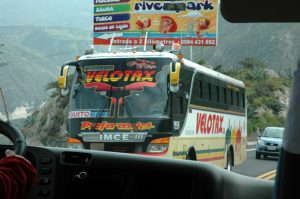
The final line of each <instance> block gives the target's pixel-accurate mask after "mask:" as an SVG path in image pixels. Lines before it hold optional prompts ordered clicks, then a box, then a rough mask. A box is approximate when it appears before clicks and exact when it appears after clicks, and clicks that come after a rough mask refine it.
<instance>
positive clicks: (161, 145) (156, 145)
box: [147, 137, 170, 153]
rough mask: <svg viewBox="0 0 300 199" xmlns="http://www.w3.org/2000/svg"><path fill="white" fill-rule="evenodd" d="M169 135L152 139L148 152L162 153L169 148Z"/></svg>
mask: <svg viewBox="0 0 300 199" xmlns="http://www.w3.org/2000/svg"><path fill="white" fill-rule="evenodd" d="M169 141H170V138H169V137H165V138H159V139H155V140H152V141H151V142H150V144H149V146H148V148H147V152H148V153H162V152H165V151H167V150H168V147H169Z"/></svg>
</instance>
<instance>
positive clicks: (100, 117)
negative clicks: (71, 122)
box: [93, 88, 112, 130]
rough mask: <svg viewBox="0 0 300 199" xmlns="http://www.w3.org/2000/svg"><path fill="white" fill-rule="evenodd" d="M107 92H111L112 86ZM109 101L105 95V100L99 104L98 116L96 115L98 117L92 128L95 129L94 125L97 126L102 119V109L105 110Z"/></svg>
mask: <svg viewBox="0 0 300 199" xmlns="http://www.w3.org/2000/svg"><path fill="white" fill-rule="evenodd" d="M107 92H108V91H107ZM109 92H110V94H111V92H112V88H111V90H110V91H109ZM109 101H110V98H109V97H107V98H106V100H105V102H104V103H102V106H101V107H100V109H99V116H98V119H97V121H96V123H95V125H94V126H93V130H96V129H95V127H96V126H97V125H96V124H98V123H100V122H102V120H103V113H104V110H106V107H107V106H108V105H109ZM108 114H110V113H108Z"/></svg>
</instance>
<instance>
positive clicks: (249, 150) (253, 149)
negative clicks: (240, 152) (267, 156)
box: [247, 148, 256, 151]
mask: <svg viewBox="0 0 300 199" xmlns="http://www.w3.org/2000/svg"><path fill="white" fill-rule="evenodd" d="M255 150H256V149H255V148H254V149H247V151H255Z"/></svg>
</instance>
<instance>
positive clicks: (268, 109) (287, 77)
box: [214, 58, 292, 134]
mask: <svg viewBox="0 0 300 199" xmlns="http://www.w3.org/2000/svg"><path fill="white" fill-rule="evenodd" d="M268 68H269V67H268V66H267V65H266V64H265V63H263V62H262V61H260V60H257V59H254V58H245V59H244V60H242V61H240V62H239V63H238V66H237V67H235V68H225V67H224V66H223V65H218V66H216V67H215V68H214V70H216V71H219V72H221V73H224V74H227V75H229V76H231V77H234V78H236V79H239V80H241V81H243V82H244V83H245V85H246V96H247V112H248V133H250V134H251V133H253V132H258V131H260V130H262V129H264V128H265V127H267V126H284V121H285V110H286V108H287V107H286V105H285V104H284V102H283V100H282V99H281V98H285V99H287V97H288V95H286V93H288V92H289V88H290V86H291V83H292V79H291V74H292V72H291V70H290V68H289V69H287V70H285V74H277V73H275V72H274V71H273V70H270V69H268ZM285 101H286V100H285Z"/></svg>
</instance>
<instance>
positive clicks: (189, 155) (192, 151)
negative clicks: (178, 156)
mask: <svg viewBox="0 0 300 199" xmlns="http://www.w3.org/2000/svg"><path fill="white" fill-rule="evenodd" d="M185 159H186V160H193V161H196V160H197V155H196V151H195V149H194V147H190V148H189V150H188V152H187V154H186V156H185Z"/></svg>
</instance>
